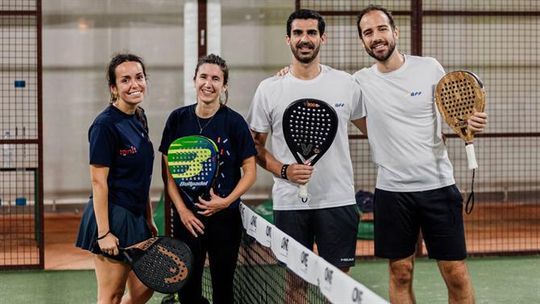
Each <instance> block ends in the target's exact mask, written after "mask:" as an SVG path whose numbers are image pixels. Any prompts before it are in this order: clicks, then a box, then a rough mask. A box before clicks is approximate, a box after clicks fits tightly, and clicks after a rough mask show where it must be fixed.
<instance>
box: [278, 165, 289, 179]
mask: <svg viewBox="0 0 540 304" xmlns="http://www.w3.org/2000/svg"><path fill="white" fill-rule="evenodd" d="M287 168H289V165H288V164H284V165H283V166H281V173H280V175H281V178H283V179H288V178H287Z"/></svg>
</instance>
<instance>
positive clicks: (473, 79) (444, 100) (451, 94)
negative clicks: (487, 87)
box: [435, 71, 486, 170]
mask: <svg viewBox="0 0 540 304" xmlns="http://www.w3.org/2000/svg"><path fill="white" fill-rule="evenodd" d="M435 101H436V103H437V107H438V108H439V112H440V113H441V115H442V116H443V118H444V120H445V121H446V123H447V124H448V125H449V126H450V128H452V129H453V130H454V132H456V133H457V134H458V135H459V137H461V138H462V139H463V140H464V141H465V150H466V152H467V165H468V168H469V170H473V169H476V168H478V163H477V162H476V156H475V153H474V146H473V139H474V134H473V132H472V131H471V130H469V128H468V127H467V120H468V119H469V118H470V117H471V116H472V115H473V113H474V112H475V111H478V112H483V111H484V106H485V103H486V93H485V91H484V85H483V83H482V81H481V80H480V78H478V76H476V75H475V74H473V73H471V72H468V71H455V72H450V73H447V74H446V75H444V76H443V78H441V80H439V83H438V84H437V87H436V89H435Z"/></svg>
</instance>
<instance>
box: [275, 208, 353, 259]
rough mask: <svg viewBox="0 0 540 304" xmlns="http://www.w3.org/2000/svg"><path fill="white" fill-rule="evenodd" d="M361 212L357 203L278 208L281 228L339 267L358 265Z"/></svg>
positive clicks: (277, 218)
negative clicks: (357, 239)
mask: <svg viewBox="0 0 540 304" xmlns="http://www.w3.org/2000/svg"><path fill="white" fill-rule="evenodd" d="M358 221H359V213H358V208H357V207H356V205H348V206H342V207H334V208H325V209H315V210H275V211H274V222H275V225H276V227H277V228H279V229H281V230H282V231H283V232H285V233H286V234H288V235H290V236H291V237H292V238H294V239H295V240H296V241H298V242H300V243H301V244H302V245H304V246H306V247H307V248H309V249H313V244H314V243H316V244H317V250H318V252H319V255H320V256H321V257H322V258H324V259H325V260H326V261H328V262H329V263H330V264H332V265H334V266H336V267H350V266H354V262H355V254H356V234H357V232H358Z"/></svg>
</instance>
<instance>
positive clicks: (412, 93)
mask: <svg viewBox="0 0 540 304" xmlns="http://www.w3.org/2000/svg"><path fill="white" fill-rule="evenodd" d="M421 94H422V92H420V91H419V92H411V96H413V97H414V96H420V95H421Z"/></svg>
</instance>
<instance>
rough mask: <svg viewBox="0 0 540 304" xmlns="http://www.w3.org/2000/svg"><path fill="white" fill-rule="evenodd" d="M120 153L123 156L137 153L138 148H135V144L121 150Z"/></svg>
mask: <svg viewBox="0 0 540 304" xmlns="http://www.w3.org/2000/svg"><path fill="white" fill-rule="evenodd" d="M119 153H120V155H122V156H128V155H133V154H135V153H137V148H135V147H134V146H129V148H128V149H121V150H120V151H119Z"/></svg>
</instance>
